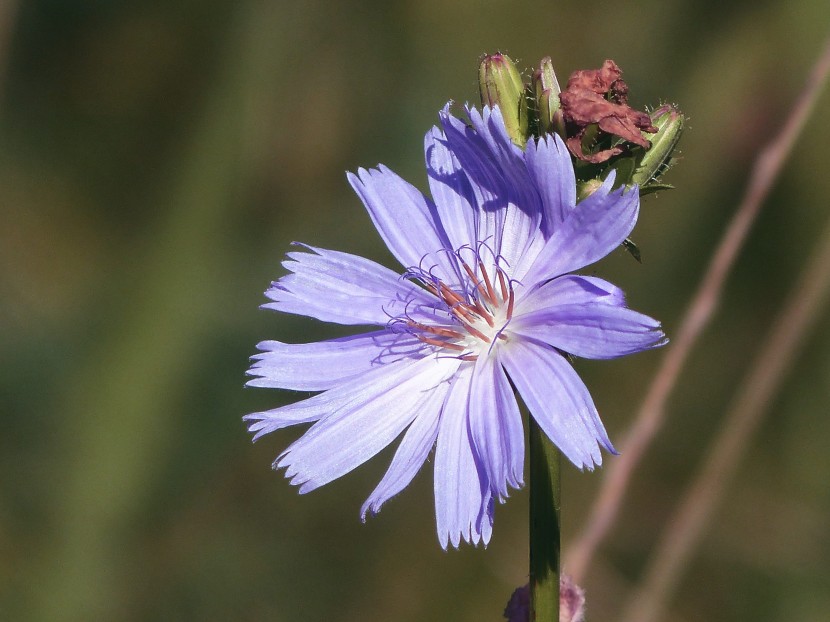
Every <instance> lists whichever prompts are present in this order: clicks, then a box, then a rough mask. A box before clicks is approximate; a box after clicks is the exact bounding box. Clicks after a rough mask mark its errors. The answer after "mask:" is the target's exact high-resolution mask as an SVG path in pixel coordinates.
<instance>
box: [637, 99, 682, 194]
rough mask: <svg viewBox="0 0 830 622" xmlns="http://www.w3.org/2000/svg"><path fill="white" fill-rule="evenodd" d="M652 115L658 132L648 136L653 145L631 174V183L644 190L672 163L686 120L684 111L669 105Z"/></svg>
mask: <svg viewBox="0 0 830 622" xmlns="http://www.w3.org/2000/svg"><path fill="white" fill-rule="evenodd" d="M650 116H651V123H652V125H654V126H655V127H656V128H657V133H656V134H652V135H650V136H648V137H647V138H648V139H649V140H650V141H651V147H649V148H648V150H646V152H645V153H644V154H643V156H642V159H640V162H639V164H638V165H637V167H636V169H635V170H634V174H633V175H632V176H631V183H633V184H638V185H639V186H640V187H641V188H642V189H643V190H646V189H647V188H648V186H649V185H651V182H654V181H655V180H656V179H657V178H658V177H660V176H661V175H662V174H663V173H665V172H666V170H667V169H668V168H669V166H670V165H671V159H672V154H673V153H674V150H675V147H677V141H679V140H680V134H681V133H682V132H683V125H684V123H685V120H686V119H685V117H684V116H683V113H682V112H680V111H679V110H677V109H676V108H675V107H674V106H668V105H667V106H661V107H660V108H658V109H657V110H655V111H654V112H652V113H651V115H650Z"/></svg>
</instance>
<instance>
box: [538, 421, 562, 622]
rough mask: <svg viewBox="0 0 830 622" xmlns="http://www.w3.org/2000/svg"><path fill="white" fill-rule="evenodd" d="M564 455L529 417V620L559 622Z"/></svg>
mask: <svg viewBox="0 0 830 622" xmlns="http://www.w3.org/2000/svg"><path fill="white" fill-rule="evenodd" d="M560 463H561V454H560V453H559V450H558V449H557V448H556V446H555V445H554V444H553V443H552V442H551V441H550V439H549V438H548V437H547V436H546V435H545V433H544V432H542V430H541V429H540V428H539V426H538V425H536V422H535V421H533V418H532V417H530V611H531V613H530V620H531V622H559V547H560V544H559V539H560V535H559V534H560V522H559V508H560V499H561V495H560V485H559V467H560Z"/></svg>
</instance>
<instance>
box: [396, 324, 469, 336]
mask: <svg viewBox="0 0 830 622" xmlns="http://www.w3.org/2000/svg"><path fill="white" fill-rule="evenodd" d="M407 325H408V326H410V327H411V328H418V329H420V330H423V331H425V332H428V333H432V334H433V335H438V336H439V337H449V338H451V339H463V338H464V335H463V334H461V333H459V332H458V331H457V330H452V329H451V328H442V327H440V326H428V325H427V324H421V323H420V322H414V321H409V322H407Z"/></svg>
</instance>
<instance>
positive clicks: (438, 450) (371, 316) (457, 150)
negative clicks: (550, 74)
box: [245, 107, 666, 548]
mask: <svg viewBox="0 0 830 622" xmlns="http://www.w3.org/2000/svg"><path fill="white" fill-rule="evenodd" d="M467 115H468V117H469V124H468V123H466V122H464V121H462V120H460V119H458V118H456V117H454V116H453V115H451V114H450V112H449V107H446V108H444V110H443V111H442V112H441V113H440V127H434V128H432V130H431V131H429V132H428V133H427V135H426V138H425V154H426V168H427V174H428V181H429V187H430V191H431V195H432V197H431V198H430V197H428V196H425V195H424V194H422V193H421V192H420V191H418V190H417V189H416V188H415V187H413V186H412V185H410V184H409V183H407V182H406V181H404V180H403V179H402V178H400V177H399V176H398V175H396V174H395V173H393V172H392V171H391V170H389V169H388V168H386V167H384V166H382V165H381V166H379V167H378V168H376V169H371V170H365V169H360V170H359V171H358V173H357V174H356V175H355V174H349V182H350V183H351V185H352V187H353V188H354V190H355V192H356V193H357V194H358V196H359V197H360V198H361V200H362V201H363V203H364V204H365V206H366V209H367V210H368V212H369V215H370V217H371V219H372V221H373V223H374V225H375V227H376V228H377V230H378V232H379V233H380V235H381V237H382V238H383V240H384V242H385V243H386V245H387V246H388V247H389V250H390V251H391V252H392V254H393V255H394V256H395V257H396V258H397V260H398V261H399V262H400V263H401V265H402V266H403V268H404V271H403V273H398V272H395V271H392V270H389V269H387V268H385V267H383V266H381V265H379V264H377V263H375V262H373V261H370V260H368V259H364V258H362V257H358V256H355V255H351V254H347V253H344V252H339V251H333V250H324V249H320V248H315V247H312V246H305V245H304V246H303V248H302V250H299V251H296V252H290V253H288V259H287V260H286V261H285V262H284V263H283V265H284V267H285V268H286V269H287V270H288V271H289V274H287V275H286V276H283V277H282V278H280V279H279V280H278V281H276V282H274V283H273V284H272V286H271V288H270V289H269V290H268V291H267V292H266V296H267V297H268V298H269V299H270V300H271V302H269V303H268V304H265V305H264V307H265V308H268V309H274V310H276V311H281V312H285V313H294V314H299V315H305V316H309V317H312V318H316V319H318V320H321V321H324V322H333V323H337V324H343V325H354V326H367V325H368V326H374V327H376V328H375V329H374V330H371V331H369V332H364V333H360V334H356V335H352V336H348V337H342V338H339V339H332V340H328V341H321V342H317V343H308V344H289V343H282V342H279V341H265V342H262V343H260V344H259V346H258V347H259V349H260V350H261V351H262V352H261V353H260V354H257V355H256V356H255V357H254V359H255V362H254V364H253V365H252V367H251V369H250V370H249V372H248V373H249V374H250V375H251V376H255V378H254V379H253V380H250V381H249V382H248V384H249V385H251V386H257V387H270V388H278V389H290V390H295V391H319V392H320V393H319V394H317V395H315V396H313V397H309V398H307V399H304V400H301V401H298V402H296V403H293V404H290V405H287V406H283V407H281V408H276V409H274V410H269V411H266V412H259V413H253V414H250V415H247V416H246V417H245V419H246V420H247V421H248V422H249V429H250V431H251V432H253V433H255V435H254V439H257V438H259V437H261V436H262V435H264V434H267V433H269V432H273V431H275V430H278V429H281V428H284V427H287V426H292V425H298V424H307V423H313V425H312V426H311V427H310V428H309V429H308V430H307V431H306V432H305V433H304V434H303V435H302V436H301V437H300V438H299V439H298V440H297V441H295V442H294V443H293V444H292V445H290V446H289V447H288V449H286V450H285V451H284V452H283V453H282V454H281V455H280V456H279V457H278V458H277V460H276V461H275V462H274V468H277V469H280V468H282V469H285V475H286V477H288V478H289V479H290V480H291V483H292V484H294V485H296V486H299V491H300V493H306V492H309V491H311V490H314V489H315V488H318V487H319V486H322V485H324V484H327V483H328V482H330V481H332V480H334V479H337V478H338V477H340V476H342V475H345V474H346V473H348V472H349V471H351V470H352V469H354V468H356V467H357V466H359V465H361V464H362V463H364V462H365V461H367V460H369V459H370V458H371V457H373V456H374V455H375V454H377V453H378V452H379V451H381V450H382V449H383V448H384V447H386V446H388V445H389V444H390V443H392V442H393V441H395V439H397V438H399V437H401V441H400V444H399V445H398V447H397V451H396V452H395V455H394V457H393V459H392V463H391V465H390V466H389V469H388V470H387V472H386V474H385V476H384V477H383V478H382V480H381V481H380V483H379V484H378V485H377V487H376V488H375V490H374V491H373V492H372V493H371V495H370V496H369V498H368V499H367V500H366V502H365V503H364V504H363V507H362V510H361V514H362V517H363V519H364V520H365V518H366V516H367V515H368V514H375V513H377V512H378V511H379V510H380V508H381V506H382V505H383V504H384V503H385V502H386V501H387V500H388V499H389V498H391V497H392V496H393V495H395V494H397V493H398V492H400V491H401V490H402V489H403V488H405V487H406V486H407V485H408V484H409V483H410V482H411V481H412V479H413V477H414V476H415V475H416V473H417V472H418V471H419V469H420V468H421V466H422V465H423V463H424V462H425V461H427V459H428V457H429V455H430V453H431V452H432V451H433V448H434V451H435V457H434V472H435V473H434V481H435V486H434V488H435V512H436V520H437V531H438V539H439V541H440V543H441V545H442V546H443V547H444V548H447V546H448V545H449V544H452V545H453V546H454V547H458V545H459V543H460V541H461V540H464V541H467V542H472V543H474V544H478V543H479V542H483V543H484V544H487V542H488V541H489V539H490V536H491V533H492V525H493V512H494V502H495V500H496V499H498V500H499V501H504V500H505V498H506V497H507V496H508V493H509V490H510V488H518V487H520V486H522V485H523V466H524V460H525V457H524V456H525V446H524V443H525V442H524V438H525V436H524V430H523V422H522V418H521V415H520V411H519V406H518V402H517V398H516V393H518V395H519V396H520V397H521V399H522V400H523V402H524V404H525V405H526V406H527V409H528V411H529V413H530V415H531V416H532V417H533V418H534V419H535V420H536V422H537V423H538V425H539V426H540V428H541V429H542V430H543V432H544V433H545V434H547V436H548V437H549V438H550V439H551V440H552V441H553V442H554V443H555V444H556V446H557V447H558V448H559V449H560V450H561V451H562V453H563V454H564V455H565V456H566V457H567V458H568V459H569V460H570V461H571V462H573V463H574V464H575V465H576V466H577V467H579V468H587V469H592V468H593V467H594V465H599V464H601V462H602V456H601V453H600V448H604V449H606V450H607V451H609V452H612V453H613V452H614V448H613V445H612V444H611V441H610V440H609V438H608V435H607V434H606V431H605V428H604V426H603V424H602V421H601V420H600V418H599V415H598V413H597V410H596V407H595V406H594V403H593V400H592V399H591V396H590V394H589V393H588V390H587V388H586V387H585V385H584V384H583V382H582V381H581V380H580V378H579V377H578V376H577V374H576V372H575V371H574V369H573V367H572V366H571V364H570V362H569V361H568V358H567V355H572V356H576V357H585V358H592V359H610V358H615V357H618V356H623V355H626V354H631V353H634V352H639V351H641V350H646V349H649V348H653V347H656V346H659V345H662V344H663V343H665V341H666V340H665V337H664V335H663V333H662V331H661V330H660V325H659V323H658V322H656V321H655V320H653V319H651V318H649V317H647V316H645V315H643V314H641V313H638V312H636V311H633V310H631V309H628V308H627V307H626V306H625V297H624V294H623V292H622V291H621V290H620V289H619V288H618V287H616V286H614V285H612V284H611V283H608V282H607V281H605V280H602V279H600V278H597V277H594V276H578V275H575V274H572V273H573V272H574V271H575V270H579V269H580V268H583V267H585V266H588V265H590V264H592V263H594V262H596V261H597V260H599V259H601V258H603V257H605V256H606V255H607V254H608V253H610V252H611V251H613V250H614V249H616V248H618V247H619V246H620V244H621V243H622V242H623V240H625V239H626V237H627V236H628V234H629V233H630V232H631V230H632V229H633V227H634V224H635V223H636V220H637V214H638V210H639V196H638V192H637V189H636V188H630V189H625V188H621V189H618V190H612V186H613V181H614V179H613V173H612V174H611V176H609V178H608V179H606V180H605V182H604V183H602V185H601V186H600V187H599V188H598V189H597V190H596V191H595V192H593V194H591V195H590V196H588V197H587V198H585V199H584V200H582V201H581V202H579V203H578V204H577V202H576V181H575V177H574V170H573V164H572V161H571V158H570V155H569V154H568V150H567V148H566V147H565V145H564V143H563V142H562V140H561V139H560V138H559V137H558V136H556V135H546V136H543V137H541V138H531V139H529V140H528V142H527V144H526V145H525V147H524V149H522V148H520V147H519V146H517V145H516V144H514V142H513V141H512V140H511V139H510V136H509V135H508V133H507V131H506V130H505V126H504V122H503V119H502V115H501V113H500V111H499V109H498V107H494V108H492V109H491V108H487V107H485V108H484V109H483V111H482V112H479V111H478V110H476V109H475V108H467Z"/></svg>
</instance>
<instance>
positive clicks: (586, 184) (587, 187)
mask: <svg viewBox="0 0 830 622" xmlns="http://www.w3.org/2000/svg"><path fill="white" fill-rule="evenodd" d="M600 186H602V180H601V179H589V180H587V181H578V182H577V183H576V202H577V203H579V202H580V201H582V200H583V199H587V198H588V197H589V196H591V195H592V194H594V192H596V191H597V190H598V189H599V187H600Z"/></svg>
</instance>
